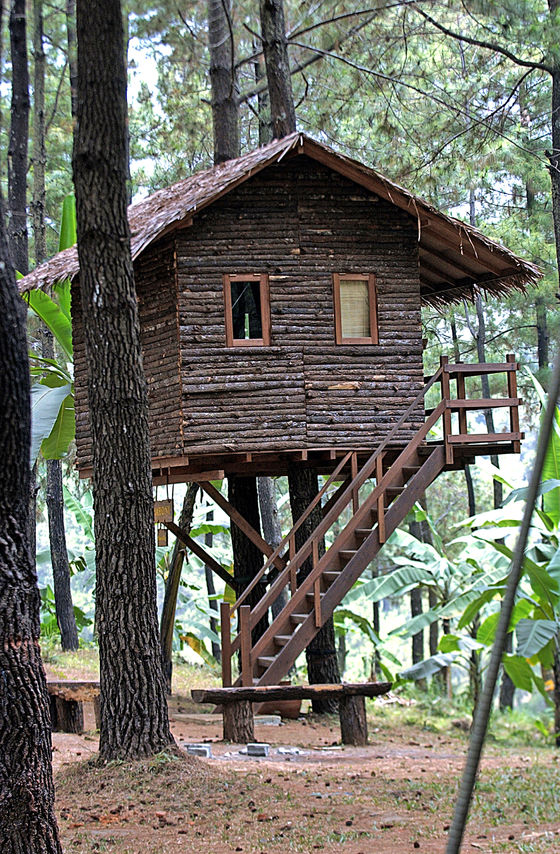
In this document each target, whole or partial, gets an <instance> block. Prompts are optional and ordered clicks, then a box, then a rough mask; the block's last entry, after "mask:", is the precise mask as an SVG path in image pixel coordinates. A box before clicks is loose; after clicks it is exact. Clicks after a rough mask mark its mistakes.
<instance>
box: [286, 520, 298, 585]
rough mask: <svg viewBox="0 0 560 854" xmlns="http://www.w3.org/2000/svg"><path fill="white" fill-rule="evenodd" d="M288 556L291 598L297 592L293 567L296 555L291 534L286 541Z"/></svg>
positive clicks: (293, 536) (294, 541) (294, 543)
mask: <svg viewBox="0 0 560 854" xmlns="http://www.w3.org/2000/svg"><path fill="white" fill-rule="evenodd" d="M288 554H289V556H290V593H291V594H292V596H293V595H294V593H295V592H296V590H297V574H296V568H295V566H294V562H293V561H294V557H295V554H296V538H295V534H293V535H292V536H291V537H290V539H289V541H288Z"/></svg>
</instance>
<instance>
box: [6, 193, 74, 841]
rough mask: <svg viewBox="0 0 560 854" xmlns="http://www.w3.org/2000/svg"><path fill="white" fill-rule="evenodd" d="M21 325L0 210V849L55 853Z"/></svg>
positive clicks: (26, 369) (26, 371) (24, 343)
mask: <svg viewBox="0 0 560 854" xmlns="http://www.w3.org/2000/svg"><path fill="white" fill-rule="evenodd" d="M25 329H26V318H25V310H24V305H23V302H22V301H21V299H20V297H19V294H18V292H17V288H16V284H15V278H14V270H13V267H12V264H11V262H10V253H9V250H8V243H7V239H6V234H5V230H4V211H3V210H0V366H1V370H0V401H1V405H0V441H1V444H2V454H1V455H0V531H2V536H1V537H0V672H1V673H2V688H1V691H0V792H1V795H0V798H1V801H2V806H1V808H0V849H1V850H2V854H23V852H25V854H62V848H61V846H60V842H59V839H58V828H57V824H56V818H55V814H54V787H53V780H52V764H51V762H52V759H51V756H52V754H51V733H50V714H49V699H48V696H47V690H46V683H45V673H44V670H43V665H42V662H41V653H40V649H39V591H38V589H37V576H36V574H35V564H34V561H33V560H32V556H31V552H30V549H29V542H28V537H27V532H28V515H29V446H30V436H31V415H30V409H29V366H28V362H27V341H26V332H25Z"/></svg>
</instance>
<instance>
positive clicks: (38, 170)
mask: <svg viewBox="0 0 560 854" xmlns="http://www.w3.org/2000/svg"><path fill="white" fill-rule="evenodd" d="M45 62H46V58H45V50H44V47H43V0H33V66H34V69H33V201H32V203H31V218H32V222H33V240H34V252H35V264H36V266H38V265H39V264H42V262H43V261H44V260H45V258H46V257H47V243H46V229H45V205H46V189H45V167H46V163H47V150H46V140H45V134H46V129H45Z"/></svg>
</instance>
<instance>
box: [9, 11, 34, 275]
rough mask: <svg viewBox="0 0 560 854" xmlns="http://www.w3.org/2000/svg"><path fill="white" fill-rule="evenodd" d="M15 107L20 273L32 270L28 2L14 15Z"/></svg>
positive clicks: (13, 199)
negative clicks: (28, 220)
mask: <svg viewBox="0 0 560 854" xmlns="http://www.w3.org/2000/svg"><path fill="white" fill-rule="evenodd" d="M10 45H11V54H12V104H11V109H10V116H11V120H10V140H9V144H8V207H9V226H8V234H9V239H10V248H11V252H12V260H13V262H14V264H15V267H16V270H19V272H20V273H23V274H25V273H27V271H28V269H29V258H28V247H27V243H28V238H27V147H28V135H29V70H28V67H27V36H26V20H25V0H12V8H11V11H10Z"/></svg>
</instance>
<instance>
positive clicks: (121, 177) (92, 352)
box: [73, 0, 172, 760]
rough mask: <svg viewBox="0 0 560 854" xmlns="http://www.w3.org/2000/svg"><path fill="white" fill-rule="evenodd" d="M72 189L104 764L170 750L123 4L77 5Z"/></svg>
mask: <svg viewBox="0 0 560 854" xmlns="http://www.w3.org/2000/svg"><path fill="white" fill-rule="evenodd" d="M77 41H78V121H77V129H76V135H75V140H74V156H73V166H74V183H75V188H76V215H77V228H78V255H79V260H80V290H81V297H82V306H83V313H84V317H87V320H88V322H87V324H86V325H85V332H86V337H85V343H86V353H87V361H88V397H89V413H90V419H91V432H92V440H93V481H94V508H95V536H96V545H97V598H96V605H97V628H98V635H99V656H100V682H101V732H100V743H99V752H100V755H101V758H102V759H105V760H111V759H116V758H121V757H135V756H145V755H150V754H153V753H157V752H158V751H160V750H162V749H164V748H166V747H168V746H169V744H170V743H171V742H172V736H171V733H170V730H169V721H168V714H167V703H166V697H165V685H164V679H163V672H162V668H161V657H160V646H159V637H158V625H157V607H156V574H155V560H154V554H155V542H154V525H153V501H152V482H151V461H150V446H149V433H148V398H147V390H146V381H145V378H144V372H143V366H142V353H141V349H140V331H139V320H138V307H137V300H136V292H135V287H134V273H133V268H132V260H131V255H130V229H129V225H128V219H127V187H126V179H127V171H128V170H127V130H126V124H127V101H126V70H125V66H124V45H123V23H122V13H121V4H120V2H119V0H78V3H77Z"/></svg>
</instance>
